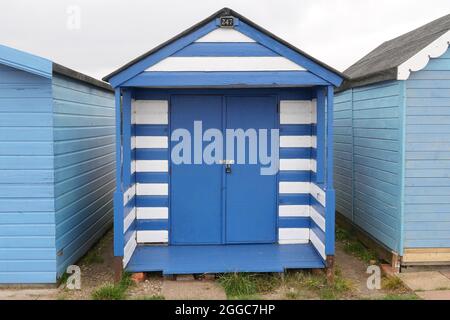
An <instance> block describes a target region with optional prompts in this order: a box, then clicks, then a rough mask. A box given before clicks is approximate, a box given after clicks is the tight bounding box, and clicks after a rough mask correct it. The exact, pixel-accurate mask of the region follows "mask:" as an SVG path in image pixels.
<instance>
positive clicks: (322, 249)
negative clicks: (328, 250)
mask: <svg viewBox="0 0 450 320" xmlns="http://www.w3.org/2000/svg"><path fill="white" fill-rule="evenodd" d="M309 238H310V240H311V243H312V244H313V246H314V247H315V248H316V250H317V251H318V252H319V254H320V255H321V256H322V258H323V259H324V260H326V259H327V256H326V255H325V244H324V243H322V241H320V239H319V237H317V235H316V233H315V232H314V230H311V232H310V235H309Z"/></svg>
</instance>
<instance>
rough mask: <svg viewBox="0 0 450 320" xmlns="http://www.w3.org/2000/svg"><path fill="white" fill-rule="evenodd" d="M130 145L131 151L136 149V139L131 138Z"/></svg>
mask: <svg viewBox="0 0 450 320" xmlns="http://www.w3.org/2000/svg"><path fill="white" fill-rule="evenodd" d="M130 145H131V150H133V149H136V137H135V136H132V137H131V143H130Z"/></svg>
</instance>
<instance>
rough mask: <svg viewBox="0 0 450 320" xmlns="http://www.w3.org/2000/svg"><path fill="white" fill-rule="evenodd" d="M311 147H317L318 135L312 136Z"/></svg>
mask: <svg viewBox="0 0 450 320" xmlns="http://www.w3.org/2000/svg"><path fill="white" fill-rule="evenodd" d="M311 148H314V149H317V136H311Z"/></svg>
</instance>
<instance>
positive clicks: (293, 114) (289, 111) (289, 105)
mask: <svg viewBox="0 0 450 320" xmlns="http://www.w3.org/2000/svg"><path fill="white" fill-rule="evenodd" d="M311 103H312V102H311V101H309V100H282V101H280V124H311V123H316V119H315V117H314V118H313V117H312V105H311Z"/></svg>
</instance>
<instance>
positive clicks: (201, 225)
mask: <svg viewBox="0 0 450 320" xmlns="http://www.w3.org/2000/svg"><path fill="white" fill-rule="evenodd" d="M222 99H223V98H222V97H221V96H194V95H192V96H181V95H180V96H178V95H177V96H172V99H171V110H170V113H171V116H170V127H171V131H172V132H173V131H174V130H176V129H179V128H183V129H187V130H188V131H189V132H190V133H191V137H192V138H194V121H202V126H203V130H207V129H209V128H219V129H221V128H222V119H223V117H222ZM175 143H176V142H172V148H173V147H174V146H173V144H175ZM194 143H195V142H194V141H193V139H192V143H191V156H192V157H191V158H192V161H194ZM203 144H204V145H205V144H206V143H203ZM204 145H203V147H204ZM202 149H203V148H202ZM222 176H223V166H222V165H219V164H212V165H207V164H195V163H193V164H177V165H175V164H173V159H172V164H171V178H170V179H171V180H170V185H171V199H170V221H171V223H170V225H171V229H170V231H169V236H170V243H171V244H185V245H188V244H219V243H222V228H223V223H222V190H221V189H222V188H221V186H222Z"/></svg>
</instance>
